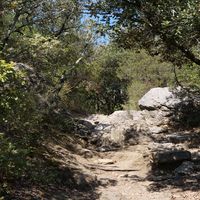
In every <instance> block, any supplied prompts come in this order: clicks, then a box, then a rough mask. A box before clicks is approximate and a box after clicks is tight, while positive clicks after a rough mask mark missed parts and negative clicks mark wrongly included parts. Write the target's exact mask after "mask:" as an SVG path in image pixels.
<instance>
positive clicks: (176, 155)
mask: <svg viewBox="0 0 200 200" xmlns="http://www.w3.org/2000/svg"><path fill="white" fill-rule="evenodd" d="M191 158H192V156H191V153H190V152H189V151H185V150H175V151H165V152H157V153H155V154H153V160H154V162H155V163H157V164H164V163H176V162H182V161H190V160H191Z"/></svg>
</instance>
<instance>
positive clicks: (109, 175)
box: [89, 144, 200, 200]
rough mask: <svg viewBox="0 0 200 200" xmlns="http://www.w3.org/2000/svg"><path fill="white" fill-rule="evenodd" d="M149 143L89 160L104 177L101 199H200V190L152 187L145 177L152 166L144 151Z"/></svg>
mask: <svg viewBox="0 0 200 200" xmlns="http://www.w3.org/2000/svg"><path fill="white" fill-rule="evenodd" d="M147 152H148V148H147V144H140V145H136V146H131V147H129V148H127V149H125V150H122V151H117V152H109V153H102V154H101V157H102V159H101V158H97V157H94V158H92V159H91V160H90V161H89V162H90V164H89V165H90V166H91V169H92V172H93V173H94V174H95V175H96V176H97V178H98V179H99V180H101V181H102V186H100V187H99V188H98V189H97V192H98V193H99V194H100V198H99V199H100V200H183V199H184V200H185V199H189V200H200V192H192V191H182V190H180V189H172V188H170V187H169V188H165V189H164V190H161V191H151V190H149V189H148V188H150V186H151V183H152V182H150V181H147V180H146V177H147V175H148V172H149V170H150V167H149V166H148V163H149V162H148V161H147V160H148V159H147V158H145V155H146V154H147Z"/></svg>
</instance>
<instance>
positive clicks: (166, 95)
mask: <svg viewBox="0 0 200 200" xmlns="http://www.w3.org/2000/svg"><path fill="white" fill-rule="evenodd" d="M180 102H181V100H180V99H179V98H178V97H176V95H175V94H174V93H173V92H172V91H170V89H169V88H168V87H165V88H160V87H158V88H153V89H151V90H150V91H149V92H147V93H146V94H145V95H144V96H143V97H142V98H141V99H140V100H139V102H138V103H139V107H140V108H141V109H146V110H157V109H161V108H167V109H171V108H173V107H175V106H176V105H177V104H179V103H180Z"/></svg>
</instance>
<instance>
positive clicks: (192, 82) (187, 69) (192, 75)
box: [176, 64, 200, 91]
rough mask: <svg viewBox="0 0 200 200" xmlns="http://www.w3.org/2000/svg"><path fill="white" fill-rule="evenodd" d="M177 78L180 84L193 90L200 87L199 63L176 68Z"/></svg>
mask: <svg viewBox="0 0 200 200" xmlns="http://www.w3.org/2000/svg"><path fill="white" fill-rule="evenodd" d="M176 73H177V79H178V81H179V82H180V84H181V85H182V86H184V87H186V88H188V87H189V88H190V89H191V90H193V91H197V90H199V89H200V68H199V66H198V65H195V64H193V65H184V66H183V67H182V68H181V69H177V70H176Z"/></svg>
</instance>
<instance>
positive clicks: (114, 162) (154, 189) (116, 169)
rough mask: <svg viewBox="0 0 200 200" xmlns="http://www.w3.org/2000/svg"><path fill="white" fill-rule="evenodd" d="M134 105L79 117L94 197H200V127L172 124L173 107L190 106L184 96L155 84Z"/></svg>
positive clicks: (123, 199)
mask: <svg viewBox="0 0 200 200" xmlns="http://www.w3.org/2000/svg"><path fill="white" fill-rule="evenodd" d="M180 105H181V106H180ZM139 106H140V108H141V109H142V110H141V111H133V110H129V111H116V112H114V113H113V114H111V115H97V114H96V115H90V116H88V117H84V118H82V119H81V120H80V127H79V129H78V131H79V134H80V136H81V137H83V138H85V139H86V141H87V144H88V145H86V148H88V149H84V151H83V150H82V152H83V154H82V155H84V156H85V158H86V161H84V162H85V166H86V168H87V169H89V173H90V174H91V175H92V176H94V177H96V180H98V183H99V184H98V186H97V187H96V189H95V193H96V194H97V196H96V197H95V198H94V199H100V200H147V199H148V200H160V199H162V200H173V199H175V200H182V199H183V200H184V199H190V200H200V148H199V147H200V129H199V128H190V129H186V128H183V129H180V128H175V127H173V126H172V125H171V119H172V117H173V113H174V110H175V109H176V108H177V107H178V108H181V109H182V108H184V109H182V110H183V111H185V110H187V109H188V108H189V110H191V107H190V104H188V99H186V100H183V99H178V97H177V96H176V95H174V93H172V92H171V91H170V90H169V88H154V89H152V90H150V91H149V92H148V93H147V94H146V95H144V97H143V98H142V99H141V100H140V101H139ZM182 110H181V111H182ZM90 199H91V198H90Z"/></svg>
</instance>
